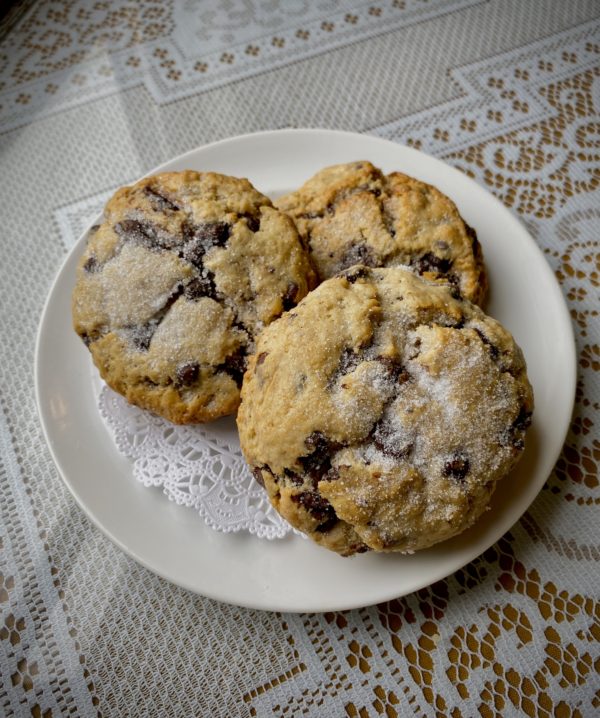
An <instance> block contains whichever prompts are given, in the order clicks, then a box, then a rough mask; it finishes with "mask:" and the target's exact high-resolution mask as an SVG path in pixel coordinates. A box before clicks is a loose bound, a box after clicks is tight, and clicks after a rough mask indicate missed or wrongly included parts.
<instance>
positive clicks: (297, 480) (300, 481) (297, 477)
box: [283, 469, 304, 486]
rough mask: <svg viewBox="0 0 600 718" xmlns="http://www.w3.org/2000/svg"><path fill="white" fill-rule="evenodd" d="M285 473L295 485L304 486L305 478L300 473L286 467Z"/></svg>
mask: <svg viewBox="0 0 600 718" xmlns="http://www.w3.org/2000/svg"><path fill="white" fill-rule="evenodd" d="M283 475H284V476H285V477H286V478H287V479H289V480H290V481H291V482H292V484H294V486H302V484H303V483H304V479H303V478H302V477H301V476H300V474H297V473H296V472H295V471H292V470H291V469H284V470H283Z"/></svg>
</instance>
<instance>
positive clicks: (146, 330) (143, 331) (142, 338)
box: [127, 284, 184, 351]
mask: <svg viewBox="0 0 600 718" xmlns="http://www.w3.org/2000/svg"><path fill="white" fill-rule="evenodd" d="M183 293H184V288H183V285H182V284H178V285H177V286H176V287H175V290H174V291H173V292H172V293H171V294H170V295H169V296H168V297H167V300H166V302H165V303H164V304H163V306H162V307H161V308H160V309H159V310H158V311H157V312H156V314H155V315H154V316H153V317H152V319H150V321H148V322H146V324H142V325H140V326H132V327H127V329H128V335H129V338H130V340H131V342H132V343H133V345H134V346H135V347H136V349H138V350H139V351H148V347H149V346H150V342H151V341H152V337H153V336H154V332H155V331H156V329H157V328H158V325H159V324H160V323H161V322H162V320H163V319H164V318H165V316H166V315H167V312H168V311H169V309H170V308H171V307H172V306H173V304H175V302H176V301H177V300H178V299H179V297H180V296H181V295H182V294H183Z"/></svg>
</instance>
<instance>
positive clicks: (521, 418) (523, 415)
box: [503, 406, 531, 450]
mask: <svg viewBox="0 0 600 718" xmlns="http://www.w3.org/2000/svg"><path fill="white" fill-rule="evenodd" d="M529 426H531V412H530V411H527V409H526V408H525V407H524V406H523V407H521V410H520V411H519V414H518V416H517V418H516V419H515V420H514V421H513V423H512V424H511V426H510V428H509V429H508V432H507V441H506V440H505V442H503V443H510V444H512V445H513V446H514V447H515V449H519V450H521V449H523V448H524V447H525V442H524V440H523V435H524V433H525V431H526V429H527V428H528V427H529Z"/></svg>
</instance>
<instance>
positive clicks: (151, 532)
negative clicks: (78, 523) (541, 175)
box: [35, 130, 576, 611]
mask: <svg viewBox="0 0 600 718" xmlns="http://www.w3.org/2000/svg"><path fill="white" fill-rule="evenodd" d="M360 159H368V160H370V161H371V162H373V163H374V164H375V165H377V166H379V167H381V168H382V169H383V170H384V171H386V172H390V171H392V170H400V171H402V172H406V173H408V174H411V175H414V176H416V177H418V178H419V179H421V180H425V181H426V182H430V183H432V184H435V185H436V186H437V187H439V189H441V190H442V191H443V192H445V193H447V194H448V195H449V196H450V197H451V198H452V199H453V200H454V201H455V202H456V204H457V205H458V208H459V210H460V212H461V214H462V215H463V216H464V218H465V219H466V221H467V222H468V223H469V224H470V225H472V226H473V227H475V228H476V230H477V233H478V236H479V238H480V240H481V244H482V245H483V250H484V254H485V259H486V263H487V267H488V270H489V274H490V283H491V297H490V302H489V304H488V308H487V311H488V313H489V314H491V315H492V316H494V317H496V318H497V319H499V320H500V321H501V322H502V323H503V324H504V325H505V326H506V327H507V328H508V329H509V330H510V331H511V332H512V333H513V334H514V336H515V338H516V340H517V342H518V343H519V344H520V346H521V347H522V349H523V351H524V353H525V357H526V359H527V364H528V367H529V376H530V379H531V382H532V384H533V388H534V391H535V401H536V410H535V414H534V420H533V425H532V428H531V431H530V433H529V436H528V440H527V448H526V451H525V454H524V456H523V458H522V460H521V462H520V463H519V465H518V467H517V469H516V471H514V472H513V473H512V474H511V475H510V476H509V477H507V478H506V479H504V480H503V481H502V482H500V485H499V487H498V489H497V491H496V493H495V495H494V497H493V501H492V509H491V511H490V512H488V513H487V514H486V516H485V517H484V518H483V520H481V521H479V522H478V523H477V524H476V526H475V527H473V528H472V529H470V530H469V531H467V532H465V533H464V534H462V535H461V536H458V537H457V538H455V539H452V540H450V541H446V542H445V543H442V544H440V545H438V546H434V547H433V548H431V549H428V550H426V551H422V552H420V553H417V554H415V555H413V556H400V555H375V554H364V555H360V556H356V557H353V558H351V559H343V558H340V557H339V556H337V555H335V554H333V553H330V552H328V551H327V550H325V549H322V548H319V547H318V546H316V545H314V544H313V543H312V542H310V541H305V540H302V539H300V538H297V537H293V536H290V537H288V538H287V539H283V540H279V541H272V542H271V541H265V540H259V539H256V538H254V537H252V536H250V535H248V534H222V533H217V532H215V531H212V530H211V529H209V528H207V527H206V526H205V525H204V523H203V522H202V521H201V520H200V519H199V517H198V516H197V515H196V514H195V513H194V512H193V511H191V510H189V509H186V508H184V507H180V506H176V505H174V504H172V503H170V502H169V501H167V499H166V498H165V496H163V495H162V494H161V493H160V491H156V490H151V489H147V488H144V487H143V486H141V485H140V484H138V483H136V482H135V481H134V480H133V478H132V471H131V465H130V462H129V461H128V460H127V459H125V458H123V457H122V456H120V455H119V454H118V453H117V451H116V449H115V446H114V444H113V441H112V439H111V437H110V436H109V434H108V432H107V430H106V428H105V426H104V424H103V422H102V420H101V418H100V416H99V413H98V410H97V406H96V401H95V398H94V390H93V387H92V382H91V381H90V357H89V354H88V352H87V350H86V349H85V347H84V346H83V344H82V342H81V341H80V339H79V338H78V337H77V336H76V335H75V333H74V332H73V330H72V329H71V311H70V295H71V291H72V288H73V284H74V277H75V266H76V263H77V259H78V257H79V256H80V254H81V252H82V251H83V248H84V238H82V239H80V241H79V242H78V243H77V245H76V246H75V247H74V249H73V251H72V252H71V253H70V254H69V256H68V257H67V259H66V261H65V263H64V264H63V266H62V268H61V270H60V272H59V274H58V276H57V278H56V281H55V283H54V286H53V287H52V290H51V291H50V294H49V296H48V300H47V302H46V307H45V309H44V312H43V315H42V319H41V323H40V328H39V334H38V341H37V346H36V356H35V372H36V376H35V379H36V394H37V401H38V406H39V412H40V416H41V420H42V425H43V428H44V431H45V434H46V439H47V441H48V445H49V447H50V451H51V452H52V455H53V457H54V460H55V462H56V465H57V467H58V469H59V471H60V473H61V475H62V477H63V479H64V481H65V483H66V484H67V486H68V488H69V489H70V491H71V492H72V494H73V496H74V497H75V499H76V501H77V502H78V504H79V505H80V506H81V508H82V509H83V510H84V511H85V512H86V514H87V515H88V516H89V517H90V519H91V520H92V521H93V522H94V523H95V524H96V525H97V526H98V527H99V528H100V529H101V530H102V531H104V533H105V534H106V535H107V536H108V537H109V538H110V539H112V540H113V541H114V542H115V543H116V544H117V545H118V546H119V547H120V548H121V549H122V550H123V551H125V552H126V553H128V554H129V555H130V556H132V557H133V558H134V559H136V560H137V561H139V562H140V563H142V564H143V565H144V566H147V567H148V568H149V569H150V570H151V571H154V572H155V573H157V574H159V575H160V576H162V577H164V578H166V579H168V580H169V581H172V582H173V583H176V584H179V585H180V586H183V587H184V588H187V589H190V590H191V591H194V592H196V593H199V594H202V595H204V596H208V597H210V598H215V599H218V600H221V601H226V602H228V603H233V604H237V605H240V606H247V607H252V608H260V609H268V610H279V611H325V610H342V609H349V608H355V607H358V606H366V605H370V604H373V603H377V602H380V601H384V600H388V599H391V598H394V597H397V596H402V595H405V594H407V593H410V592H412V591H415V590H417V589H419V588H422V587H423V586H427V585H429V584H431V583H433V582H434V581H437V580H439V579H441V578H443V577H445V576H448V575H449V574H451V573H452V572H453V571H456V570H457V569H458V568H460V567H461V566H464V565H465V564H466V563H468V562H469V561H471V560H472V559H474V558H475V557H476V556H478V555H479V554H481V553H482V552H483V551H485V550H486V549H487V548H488V547H489V546H490V545H492V544H493V543H494V542H495V541H497V540H498V539H499V538H500V537H501V536H502V534H504V533H505V532H506V531H507V530H508V529H510V527H511V526H512V525H513V524H514V523H515V522H516V521H517V520H518V519H519V517H520V516H521V515H522V514H523V512H524V511H525V510H526V509H527V507H528V506H529V504H530V503H531V502H532V501H533V499H534V498H535V496H536V495H537V493H538V491H539V490H540V489H541V487H542V485H543V484H544V482H545V480H546V478H547V477H548V475H549V473H550V471H551V469H552V467H553V465H554V463H555V461H556V459H557V457H558V454H559V452H560V449H561V447H562V444H563V441H564V438H565V435H566V431H567V428H568V425H569V421H570V417H571V411H572V407H573V399H574V393H575V367H576V362H575V348H574V340H573V332H572V327H571V322H570V319H569V315H568V311H567V308H566V305H565V302H564V299H563V297H562V294H561V291H560V288H559V286H558V284H557V282H556V280H555V278H554V275H553V273H552V271H551V269H550V268H549V266H548V265H547V264H546V261H545V259H544V257H543V255H542V253H541V252H540V250H539V249H538V248H537V246H536V244H535V243H534V241H533V239H532V238H531V237H530V236H529V234H528V233H527V231H526V230H525V229H524V228H523V226H522V225H521V224H520V223H519V222H518V221H517V220H516V219H515V218H514V217H513V216H512V215H511V214H510V213H509V212H508V210H507V209H506V208H505V207H504V206H503V205H502V204H501V203H500V202H498V200H496V199H495V198H494V197H492V195H490V194H489V193H488V192H487V191H486V190H484V189H482V188H481V187H479V185H477V184H476V183H475V182H473V181H472V180H471V179H469V178H468V177H466V176H465V175H463V174H461V173H460V172H459V171H457V170H455V169H453V168H451V167H448V166H447V165H445V164H444V163H442V162H440V161H439V160H436V159H434V158H432V157H429V156H427V155H424V154H422V153H420V152H417V151H416V150H413V149H409V148H407V147H402V146H400V145H397V144H394V143H392V142H387V141H385V140H381V139H377V138H374V137H368V136H364V135H356V134H350V133H345V132H335V131H328V130H282V131H277V132H264V133H259V134H254V135H245V136H242V137H235V138H232V139H229V140H224V141H222V142H217V143H215V144H211V145H207V146H206V147H200V148H199V149H197V150H193V151H192V152H189V153H187V154H185V155H182V156H181V157H178V158H176V159H174V160H172V161H171V162H167V163H166V164H164V165H162V166H161V167H158V168H156V170H154V172H157V171H164V170H183V169H196V170H213V171H217V172H222V173H225V174H231V175H236V176H240V177H243V176H246V177H248V178H249V179H250V181H251V182H253V184H254V185H255V186H256V187H257V188H258V189H259V190H261V191H262V192H264V193H266V194H268V195H271V196H276V195H279V194H281V193H283V192H287V191H289V190H292V189H294V188H296V187H297V186H299V185H300V184H301V183H302V182H304V181H305V180H306V179H308V178H309V177H310V176H311V175H312V174H314V173H315V172H316V171H317V170H319V169H320V168H322V167H324V166H325V165H329V164H334V163H338V162H349V161H351V160H360ZM154 172H153V173H154ZM117 497H118V500H117Z"/></svg>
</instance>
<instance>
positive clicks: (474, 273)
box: [275, 161, 487, 304]
mask: <svg viewBox="0 0 600 718" xmlns="http://www.w3.org/2000/svg"><path fill="white" fill-rule="evenodd" d="M275 204H276V206H277V207H279V208H280V209H282V210H283V211H284V212H286V213H287V214H289V216H290V217H292V218H293V220H294V221H295V222H296V226H297V227H298V230H299V232H300V235H301V236H302V238H303V240H304V241H305V243H306V244H307V246H308V248H309V249H310V253H311V257H312V260H313V263H314V265H315V267H316V269H317V271H318V273H319V276H320V278H321V280H323V279H327V278H328V277H332V276H334V275H335V274H337V273H338V272H340V271H341V270H343V269H346V268H347V267H350V266H351V265H353V264H364V265H367V266H370V267H389V266H399V265H406V266H410V267H411V268H412V269H413V270H414V271H415V272H417V273H418V274H421V275H423V276H424V277H426V278H427V279H433V280H437V281H441V282H445V283H448V284H450V286H451V287H452V288H453V289H454V293H455V294H457V295H460V296H461V297H464V298H465V299H469V300H470V301H472V302H475V303H476V304H482V303H483V300H484V298H485V294H486V289H487V279H486V274H485V268H484V264H483V255H482V251H481V246H480V244H479V241H478V240H477V235H476V233H475V231H474V230H473V229H472V228H471V227H469V225H467V224H466V222H465V221H464V220H463V219H462V217H461V216H460V214H459V213H458V210H457V209H456V206H455V205H454V203H453V202H452V201H451V200H450V199H449V198H448V197H446V195H444V194H442V193H441V192H440V191H439V190H437V189H436V188H435V187H432V186H431V185H428V184H425V183H424V182H420V181H419V180H417V179H414V178H413V177H409V176H408V175H405V174H401V173H400V172H393V173H391V174H389V175H384V174H383V173H382V172H381V171H380V170H379V169H377V168H376V167H374V166H373V165H372V164H371V163H370V162H366V161H363V162H351V163H348V164H342V165H334V166H332V167H326V168H325V169H323V170H321V171H320V172H318V173H317V174H316V175H314V177H312V178H311V179H309V180H308V181H307V182H306V183H305V184H304V185H303V186H302V187H300V189H298V190H297V191H295V192H292V193H291V194H288V195H286V196H284V197H281V198H279V199H278V200H276V202H275Z"/></svg>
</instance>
